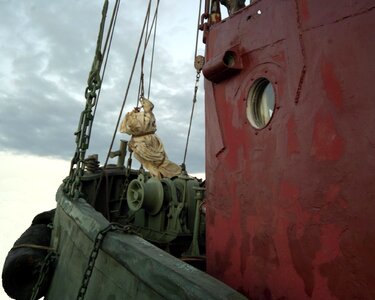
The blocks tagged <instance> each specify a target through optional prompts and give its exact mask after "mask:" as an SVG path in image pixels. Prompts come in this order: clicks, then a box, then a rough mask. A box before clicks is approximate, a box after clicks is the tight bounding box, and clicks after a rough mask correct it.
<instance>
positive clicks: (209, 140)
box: [205, 0, 375, 300]
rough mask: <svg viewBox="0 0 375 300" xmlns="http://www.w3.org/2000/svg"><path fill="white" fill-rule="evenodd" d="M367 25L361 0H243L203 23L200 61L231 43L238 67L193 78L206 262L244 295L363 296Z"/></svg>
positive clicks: (368, 4)
mask: <svg viewBox="0 0 375 300" xmlns="http://www.w3.org/2000/svg"><path fill="white" fill-rule="evenodd" d="M258 10H260V11H261V12H262V13H261V14H260V15H259V14H258V13H257V11H258ZM254 16H256V17H254ZM234 28H235V30H234ZM373 28H375V9H374V4H373V1H371V0H362V1H346V2H345V3H344V2H342V1H336V0H335V1H328V2H327V1H323V0H297V1H294V0H285V1H272V0H262V1H254V2H253V4H252V5H250V6H247V7H246V8H244V9H243V10H241V11H239V12H237V13H236V14H234V15H232V16H231V17H229V18H228V19H226V20H225V21H224V22H221V23H218V24H215V25H214V26H212V27H211V28H210V31H209V33H208V36H207V51H206V59H207V61H209V60H210V59H211V58H213V57H219V56H220V55H222V54H223V53H225V51H228V49H232V48H233V46H234V45H236V47H238V49H241V51H240V52H241V59H242V62H243V68H242V69H241V71H240V72H238V73H236V74H235V75H233V74H232V75H231V76H229V77H228V78H224V79H223V80H222V81H221V82H219V83H212V82H209V81H207V80H206V83H205V87H206V88H208V93H207V94H206V178H207V193H206V197H207V253H206V255H207V270H208V272H209V273H210V274H212V275H213V276H215V277H217V278H218V279H220V280H222V281H223V282H225V283H227V284H229V285H231V286H232V287H234V288H235V289H238V290H239V291H241V292H242V293H244V294H245V295H246V296H248V297H249V298H250V299H259V300H264V299H272V300H281V299H290V300H301V299H302V300H304V299H315V300H321V299H324V300H331V299H332V300H334V299H340V300H341V299H365V300H367V299H369V300H370V299H375V276H374V268H375V255H374V253H375V230H374V229H373V228H375V218H374V215H375V202H374V199H375V184H374V180H373V177H374V176H373V174H375V163H374V162H375V151H374V143H373V141H374V140H375V137H374V136H375V133H374V132H375V131H374V130H373V129H374V126H373V125H374V124H375V123H374V120H375V119H374V116H375V101H373V87H372V86H371V84H370V83H369V81H370V79H371V78H374V77H375V60H373V59H372V57H371V56H370V54H371V55H372V54H373V53H375V43H373V40H371V39H369V38H368V37H369V36H371V34H372V31H373ZM352 40H353V41H354V42H353V43H351V42H350V41H352ZM348 43H350V44H348ZM349 46H350V47H349ZM348 49H350V51H347V50H348ZM301 74H302V75H301ZM301 76H302V77H301ZM259 77H266V78H267V79H269V81H270V82H272V84H273V88H274V91H275V95H276V99H275V100H276V105H275V111H274V115H273V117H272V119H271V122H270V124H269V125H267V126H266V127H265V128H264V129H255V128H253V127H252V126H251V125H250V124H249V122H248V120H247V115H246V99H247V97H248V92H249V89H250V86H251V84H252V83H253V82H254V80H256V79H257V78H259ZM296 95H298V97H297V98H298V101H297V102H296V101H295V98H296ZM244 99H245V100H244ZM218 153H219V155H218Z"/></svg>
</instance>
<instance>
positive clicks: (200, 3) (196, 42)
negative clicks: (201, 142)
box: [182, 0, 202, 167]
mask: <svg viewBox="0 0 375 300" xmlns="http://www.w3.org/2000/svg"><path fill="white" fill-rule="evenodd" d="M201 9H202V0H200V1H199V9H198V21H197V31H196V38H195V50H194V59H196V57H197V52H198V36H199V21H200V14H201ZM200 72H201V70H198V69H197V75H196V79H195V86H194V95H193V105H192V107H191V114H190V122H189V129H188V133H187V136H186V145H185V152H184V159H183V162H182V165H183V166H184V167H185V163H186V156H187V150H188V147H189V139H190V132H191V126H192V123H193V116H194V109H195V103H196V102H197V92H198V86H199V78H200Z"/></svg>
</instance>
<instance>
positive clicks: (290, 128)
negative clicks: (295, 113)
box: [286, 117, 300, 155]
mask: <svg viewBox="0 0 375 300" xmlns="http://www.w3.org/2000/svg"><path fill="white" fill-rule="evenodd" d="M286 126H287V145H288V154H289V155H291V154H293V153H298V152H299V149H300V144H299V140H298V136H297V125H296V122H295V120H294V118H292V117H291V118H290V119H289V120H288V123H287V125H286Z"/></svg>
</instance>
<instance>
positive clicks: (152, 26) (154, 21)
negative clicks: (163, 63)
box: [137, 0, 160, 106]
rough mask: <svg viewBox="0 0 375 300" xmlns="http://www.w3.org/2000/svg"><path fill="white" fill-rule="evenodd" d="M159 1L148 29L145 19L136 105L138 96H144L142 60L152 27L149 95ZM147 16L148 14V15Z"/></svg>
mask: <svg viewBox="0 0 375 300" xmlns="http://www.w3.org/2000/svg"><path fill="white" fill-rule="evenodd" d="M159 2H160V0H158V1H157V4H156V8H155V12H154V17H153V19H152V23H151V28H150V30H148V21H149V20H147V30H146V36H145V44H144V49H143V54H142V59H141V76H140V82H139V87H138V98H137V106H138V104H139V100H140V98H142V97H143V96H144V72H143V69H144V60H145V54H146V50H147V46H148V43H149V41H150V37H151V34H152V29H154V35H153V47H152V53H151V66H150V77H149V87H148V96H147V97H148V98H149V97H150V87H151V74H152V67H153V63H154V53H155V51H154V49H155V36H156V25H157V15H158V10H159ZM148 17H149V16H148Z"/></svg>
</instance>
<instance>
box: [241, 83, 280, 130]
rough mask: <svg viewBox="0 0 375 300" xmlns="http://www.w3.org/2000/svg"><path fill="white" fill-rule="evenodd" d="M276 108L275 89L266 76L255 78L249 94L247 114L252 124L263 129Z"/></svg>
mask: <svg viewBox="0 0 375 300" xmlns="http://www.w3.org/2000/svg"><path fill="white" fill-rule="evenodd" d="M274 110H275V91H274V88H273V86H272V83H271V82H270V81H269V80H268V79H266V78H263V77H262V78H259V79H257V80H255V82H254V84H253V85H252V86H251V88H250V91H249V94H248V96H247V104H246V114H247V118H248V120H249V121H250V124H251V125H252V126H253V127H255V128H256V129H262V128H264V127H266V126H267V125H268V123H269V122H270V120H271V118H272V115H273V112H274Z"/></svg>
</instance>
